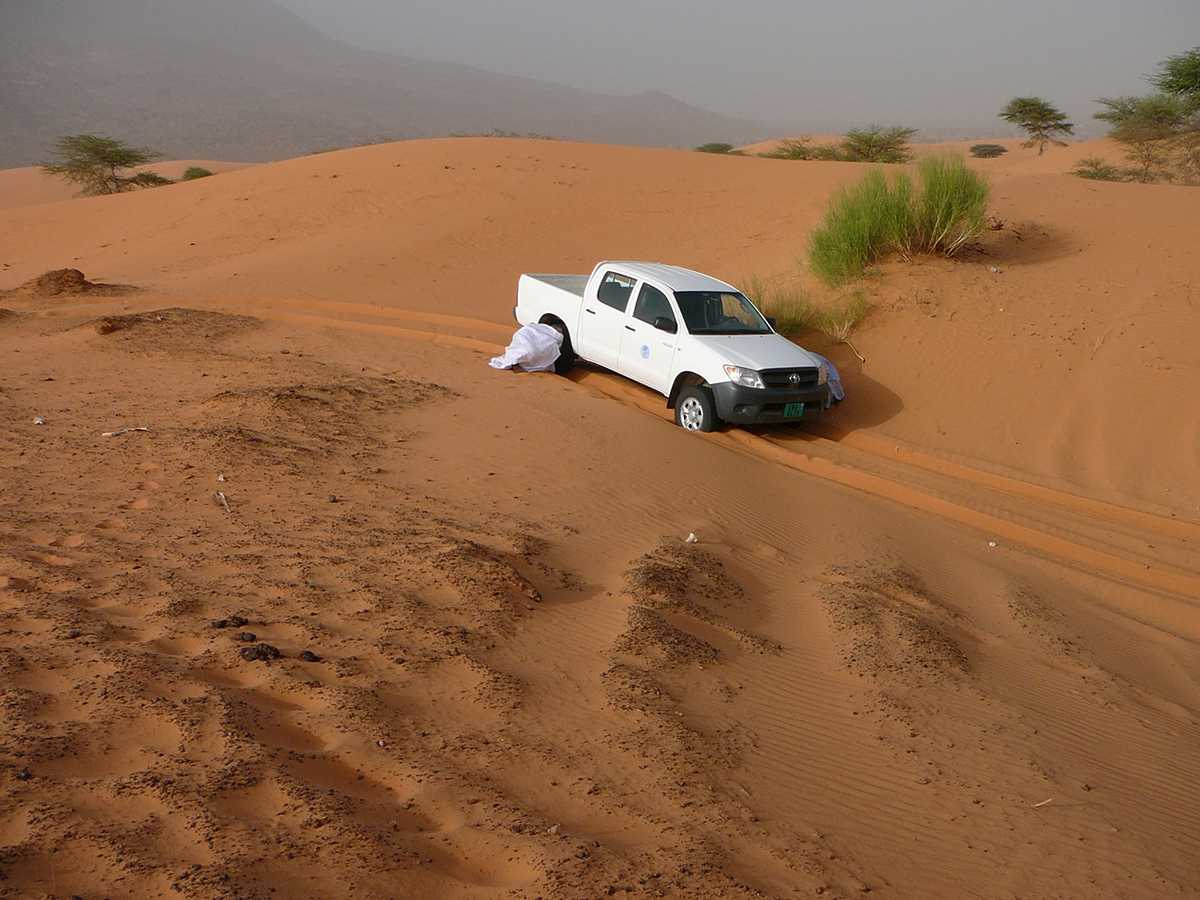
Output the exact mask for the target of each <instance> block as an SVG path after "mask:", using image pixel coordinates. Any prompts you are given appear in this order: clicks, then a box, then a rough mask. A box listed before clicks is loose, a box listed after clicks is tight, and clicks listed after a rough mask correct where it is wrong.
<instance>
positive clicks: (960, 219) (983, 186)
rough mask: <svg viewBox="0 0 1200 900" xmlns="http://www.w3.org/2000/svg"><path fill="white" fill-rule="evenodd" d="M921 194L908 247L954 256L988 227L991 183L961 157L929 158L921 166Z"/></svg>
mask: <svg viewBox="0 0 1200 900" xmlns="http://www.w3.org/2000/svg"><path fill="white" fill-rule="evenodd" d="M917 176H918V178H919V179H920V181H921V192H920V195H919V196H918V197H917V198H916V203H915V205H914V207H913V208H914V210H915V215H914V216H913V220H912V225H913V227H912V232H911V234H912V243H911V244H910V246H909V248H908V252H911V250H912V249H913V247H914V245H915V249H917V250H920V251H923V252H925V253H941V254H942V255H943V256H954V255H955V254H956V253H958V251H959V250H961V249H962V248H963V247H964V246H965V245H966V244H967V242H968V241H971V240H973V239H974V238H976V237H978V236H979V235H980V234H981V233H982V232H983V229H984V228H985V227H986V225H987V200H988V183H987V180H986V179H985V178H984V177H983V176H982V175H980V174H979V173H978V172H975V171H973V170H971V169H969V168H967V164H966V162H965V161H963V159H962V158H961V157H956V156H928V157H926V158H925V159H923V160H921V161H920V163H918V164H917Z"/></svg>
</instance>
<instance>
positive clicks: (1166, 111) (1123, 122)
mask: <svg viewBox="0 0 1200 900" xmlns="http://www.w3.org/2000/svg"><path fill="white" fill-rule="evenodd" d="M1097 102H1098V103H1099V104H1100V105H1101V106H1103V107H1104V111H1103V112H1098V113H1096V118H1097V119H1100V120H1101V121H1102V122H1107V123H1108V124H1109V125H1110V126H1111V131H1109V137H1111V138H1112V139H1113V140H1115V141H1117V142H1119V143H1121V144H1123V145H1124V146H1125V151H1126V155H1127V156H1128V158H1129V160H1130V161H1131V162H1132V163H1133V164H1134V166H1135V169H1134V172H1133V175H1134V178H1135V179H1136V180H1137V181H1141V182H1152V181H1158V180H1159V179H1161V178H1168V179H1169V178H1171V175H1172V173H1171V164H1172V161H1173V159H1174V156H1175V154H1176V153H1177V152H1178V150H1179V141H1180V138H1181V137H1182V136H1183V134H1184V132H1185V130H1186V128H1187V126H1188V121H1189V102H1188V100H1186V99H1185V98H1183V97H1180V96H1178V95H1176V94H1151V95H1149V96H1148V97H1111V98H1110V97H1104V98H1101V99H1100V100H1099V101H1097Z"/></svg>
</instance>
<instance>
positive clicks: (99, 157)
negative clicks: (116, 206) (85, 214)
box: [42, 134, 171, 197]
mask: <svg viewBox="0 0 1200 900" xmlns="http://www.w3.org/2000/svg"><path fill="white" fill-rule="evenodd" d="M55 149H56V150H57V154H58V158H57V159H56V160H52V161H50V162H46V163H43V164H42V171H44V172H46V173H47V174H49V175H57V176H59V177H61V178H65V179H67V180H68V181H71V182H74V183H75V184H77V185H79V187H80V190H81V191H82V192H83V194H84V195H85V196H89V197H95V196H99V195H102V194H120V193H123V192H124V191H131V190H133V189H134V188H139V187H159V186H161V185H164V184H170V183H171V181H170V179H168V178H163V177H162V176H161V175H159V174H157V173H156V172H132V173H131V172H130V170H131V169H133V168H135V167H137V166H144V165H145V164H146V163H149V162H153V161H154V160H156V159H158V158H160V156H161V154H159V153H156V152H154V151H153V150H147V149H144V148H141V147H131V146H129V145H128V144H126V143H124V142H122V141H118V140H114V139H113V138H107V137H100V136H99V135H95V134H73V135H68V136H67V137H63V138H59V139H58V141H57V142H56V143H55Z"/></svg>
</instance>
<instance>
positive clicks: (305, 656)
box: [300, 650, 382, 743]
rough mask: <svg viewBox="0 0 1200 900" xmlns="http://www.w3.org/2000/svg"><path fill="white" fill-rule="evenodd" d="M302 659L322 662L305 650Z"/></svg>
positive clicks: (301, 655)
mask: <svg viewBox="0 0 1200 900" xmlns="http://www.w3.org/2000/svg"><path fill="white" fill-rule="evenodd" d="M300 658H301V659H302V660H304V661H305V662H320V661H321V657H319V656H317V654H315V653H313V652H312V651H311V650H305V651H304V652H303V653H301V654H300ZM381 743H382V742H381Z"/></svg>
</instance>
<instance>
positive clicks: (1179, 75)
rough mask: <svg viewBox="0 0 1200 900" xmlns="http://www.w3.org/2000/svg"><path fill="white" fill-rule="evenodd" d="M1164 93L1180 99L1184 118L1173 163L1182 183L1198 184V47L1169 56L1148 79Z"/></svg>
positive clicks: (1199, 86)
mask: <svg viewBox="0 0 1200 900" xmlns="http://www.w3.org/2000/svg"><path fill="white" fill-rule="evenodd" d="M1150 80H1151V81H1152V82H1153V83H1154V85H1155V86H1156V87H1157V88H1158V89H1159V90H1160V91H1162V92H1163V93H1164V94H1168V95H1170V96H1172V97H1179V98H1181V99H1182V100H1183V101H1184V103H1185V104H1186V106H1187V112H1186V118H1185V120H1184V122H1183V123H1182V124H1181V125H1180V127H1179V134H1178V135H1177V136H1176V138H1175V140H1174V144H1175V150H1176V163H1177V164H1178V167H1179V169H1180V171H1181V173H1182V174H1183V177H1184V179H1185V180H1187V181H1189V182H1193V183H1195V182H1198V181H1200V47H1196V48H1194V49H1192V50H1189V51H1187V52H1186V53H1179V54H1177V55H1175V56H1171V57H1168V58H1167V59H1166V61H1165V62H1163V63H1161V64H1160V65H1159V67H1158V75H1156V76H1154V77H1153V78H1151V79H1150Z"/></svg>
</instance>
